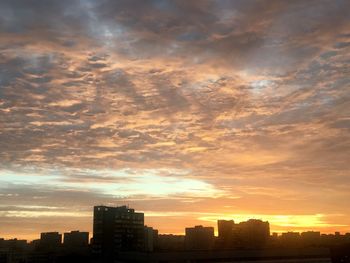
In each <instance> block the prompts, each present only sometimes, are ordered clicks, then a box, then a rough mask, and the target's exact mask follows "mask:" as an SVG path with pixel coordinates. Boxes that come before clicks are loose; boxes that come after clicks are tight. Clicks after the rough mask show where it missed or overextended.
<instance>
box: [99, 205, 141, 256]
mask: <svg viewBox="0 0 350 263" xmlns="http://www.w3.org/2000/svg"><path fill="white" fill-rule="evenodd" d="M144 235H145V230H144V214H143V213H136V212H135V210H134V209H130V208H128V207H127V206H120V207H107V206H95V207H94V222H93V244H92V245H93V253H94V255H96V256H97V257H99V258H102V259H103V260H104V261H105V262H108V261H110V260H112V259H113V258H116V257H117V255H118V252H120V251H142V250H143V249H144Z"/></svg>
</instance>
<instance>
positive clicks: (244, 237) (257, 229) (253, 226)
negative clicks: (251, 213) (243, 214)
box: [234, 219, 270, 248]
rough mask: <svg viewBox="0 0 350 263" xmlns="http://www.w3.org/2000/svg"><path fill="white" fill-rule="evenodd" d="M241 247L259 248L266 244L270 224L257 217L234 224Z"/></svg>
mask: <svg viewBox="0 0 350 263" xmlns="http://www.w3.org/2000/svg"><path fill="white" fill-rule="evenodd" d="M234 233H237V234H238V235H240V236H239V239H240V241H241V242H242V245H243V247H248V248H259V247H263V246H265V245H266V243H267V241H268V239H269V237H270V224H269V222H264V221H262V220H258V219H249V220H248V221H246V222H241V223H239V224H236V225H235V226H234Z"/></svg>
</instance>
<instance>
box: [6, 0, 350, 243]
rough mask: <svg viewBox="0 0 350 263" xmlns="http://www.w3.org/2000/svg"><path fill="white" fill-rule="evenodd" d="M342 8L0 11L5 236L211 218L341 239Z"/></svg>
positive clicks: (348, 50) (347, 79)
mask: <svg viewBox="0 0 350 263" xmlns="http://www.w3.org/2000/svg"><path fill="white" fill-rule="evenodd" d="M349 10H350V2H349V1H347V0H344V1H341V0H339V1H337V0H329V1H323V0H316V1H312V0H310V1H297V0H296V1H287V0H286V1H274V0H271V1H259V0H257V1H250V0H232V1H230V0H228V1H226V0H217V1H214V0H210V1H206V0H201V1H185V0H183V1H166V0H153V1H145V0H142V1H136V0H135V1H133V0H125V1H124V0H119V1H112V0H111V1H108V0H101V1H97V0H96V1H93V0H80V1H78V0H77V1H71V0H66V1H62V0H57V1H40V0H37V1H34V0H33V1H32V0H27V1H16V0H1V1H0V237H6V238H8V237H19V238H27V239H33V238H37V237H38V233H39V232H42V231H68V230H75V229H79V230H88V231H91V223H92V206H93V205H97V204H105V205H124V204H129V205H130V206H131V207H133V208H135V209H136V210H140V211H144V212H145V216H146V223H147V224H148V225H151V226H153V227H155V228H158V229H159V230H160V232H161V233H183V232H184V227H185V226H192V225H195V224H203V225H213V226H214V225H215V224H216V220H217V219H218V218H223V219H234V220H235V221H237V222H239V221H242V220H246V219H248V218H260V219H263V220H268V221H269V222H270V224H271V229H272V231H277V232H279V231H287V230H294V231H303V230H310V229H314V230H318V231H321V232H325V233H326V232H334V231H336V230H339V231H341V232H346V231H350V206H349V200H350V191H349V187H350V173H349V171H350V157H349V156H350V84H349V83H350V66H349V65H350V11H349Z"/></svg>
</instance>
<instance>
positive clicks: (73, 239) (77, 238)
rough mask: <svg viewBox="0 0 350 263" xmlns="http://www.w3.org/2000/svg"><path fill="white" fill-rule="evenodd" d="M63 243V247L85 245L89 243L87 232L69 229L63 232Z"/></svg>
mask: <svg viewBox="0 0 350 263" xmlns="http://www.w3.org/2000/svg"><path fill="white" fill-rule="evenodd" d="M63 244H64V246H65V247H69V248H76V247H87V246H88V245H89V232H80V231H71V232H68V233H64V236H63Z"/></svg>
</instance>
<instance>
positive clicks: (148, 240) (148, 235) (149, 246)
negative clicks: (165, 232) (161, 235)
mask: <svg viewBox="0 0 350 263" xmlns="http://www.w3.org/2000/svg"><path fill="white" fill-rule="evenodd" d="M157 239H158V230H155V229H153V228H152V227H148V226H145V228H144V251H148V252H151V251H153V250H154V248H155V246H156V243H157Z"/></svg>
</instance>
